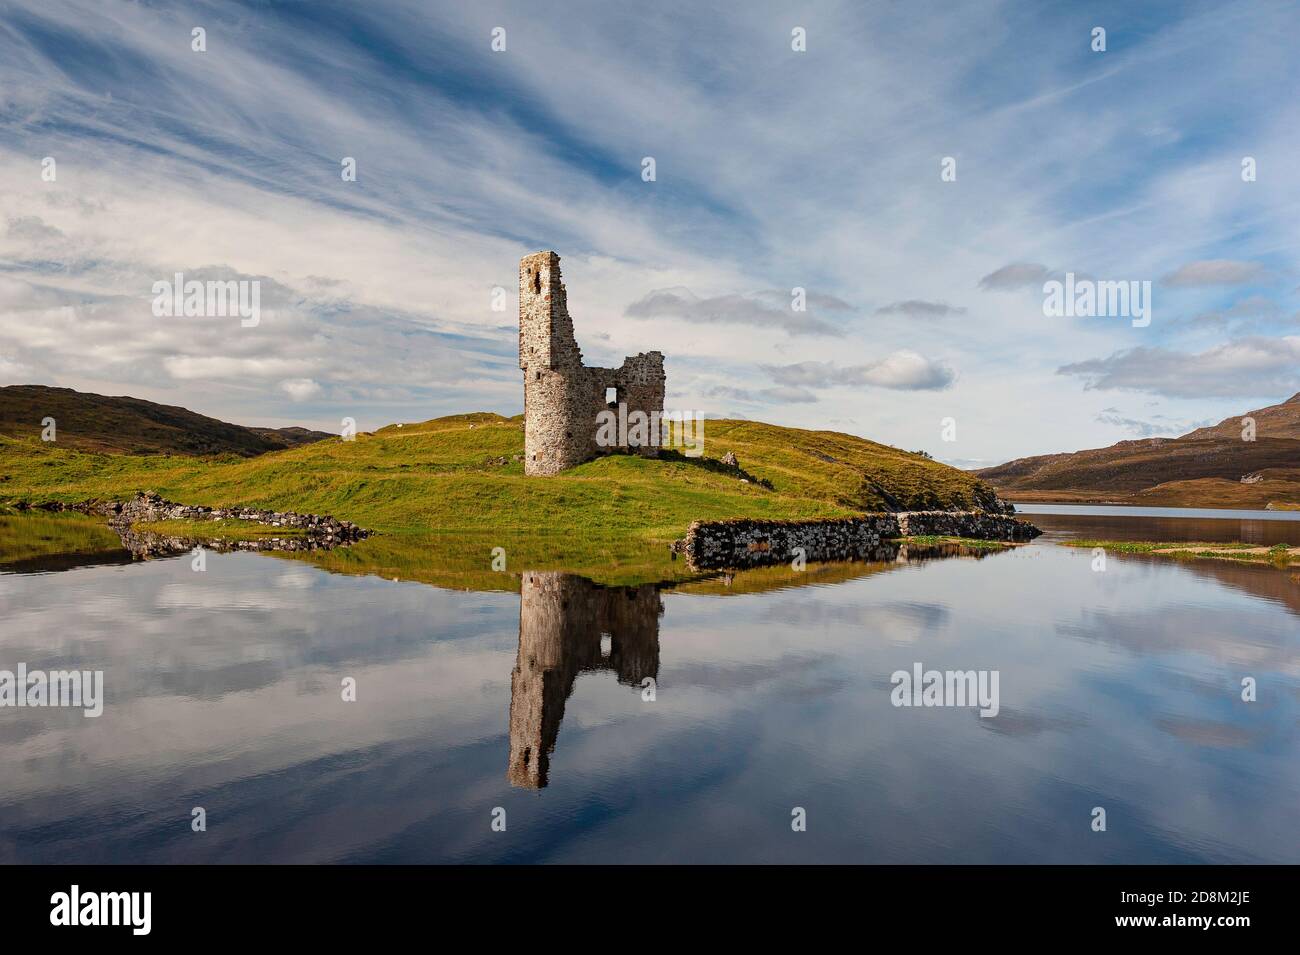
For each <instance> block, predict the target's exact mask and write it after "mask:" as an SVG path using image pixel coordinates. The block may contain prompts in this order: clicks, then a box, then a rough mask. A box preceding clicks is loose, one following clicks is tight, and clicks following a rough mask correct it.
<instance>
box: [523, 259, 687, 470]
mask: <svg viewBox="0 0 1300 955" xmlns="http://www.w3.org/2000/svg"><path fill="white" fill-rule="evenodd" d="M519 367H520V368H521V369H523V372H524V473H525V474H528V475H551V474H558V473H559V472H560V471H563V470H564V469H565V468H571V467H573V466H574V465H576V464H581V463H582V462H583V461H590V460H591V459H592V458H594V457H598V456H599V455H602V454H611V453H619V452H633V453H636V454H641V455H644V456H646V457H657V456H658V454H659V447H658V444H657V443H656V442H654V441H653V440H652V441H648V442H645V443H640V442H638V441H637V440H636V435H635V434H633V435H631V436H630V438H629V440H628V442H627V446H622V447H620V446H609V447H602V446H601V445H600V444H598V443H597V441H596V436H597V430H598V425H597V420H596V419H597V416H598V415H599V414H600V413H601V412H602V411H612V412H614V413H615V414H618V415H619V416H620V418H623V417H624V415H626V414H632V413H634V412H636V411H641V412H643V413H644V414H645V415H646V416H647V417H649V416H651V415H652V414H653V415H657V416H660V417H661V416H662V415H663V410H664V356H663V353H662V352H657V351H652V352H644V353H642V354H640V355H635V356H633V357H631V358H627V359H624V361H623V364H622V365H621V366H620V367H618V368H587V367H585V366H584V365H583V364H582V352H581V351H580V350H579V348H578V343H577V341H576V340H575V339H574V337H573V319H572V318H571V317H570V316H569V308H568V303H567V301H566V299H565V294H564V282H563V280H562V279H561V278H560V257H559V256H558V255H556V254H555V253H554V252H534V253H533V254H532V255H527V256H524V258H522V259H520V261H519ZM624 420H625V419H624ZM656 420H657V418H656Z"/></svg>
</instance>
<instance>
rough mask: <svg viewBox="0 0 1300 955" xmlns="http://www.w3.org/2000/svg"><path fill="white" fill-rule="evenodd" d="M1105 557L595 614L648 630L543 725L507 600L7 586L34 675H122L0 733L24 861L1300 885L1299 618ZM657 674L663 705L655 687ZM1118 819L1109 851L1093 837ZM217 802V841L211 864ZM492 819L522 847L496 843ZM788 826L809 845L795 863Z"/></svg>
mask: <svg viewBox="0 0 1300 955" xmlns="http://www.w3.org/2000/svg"><path fill="white" fill-rule="evenodd" d="M1075 557H1076V555H1075V554H1074V553H1073V552H1064V551H1061V550H1060V549H1057V548H1051V547H1043V548H1041V551H1040V556H1039V557H1037V558H1036V559H1033V560H1023V561H1019V560H1018V561H1014V562H1011V563H1009V562H1008V561H983V562H975V561H946V562H945V561H935V562H931V563H928V564H926V565H925V566H924V567H922V568H909V570H908V572H907V573H888V574H878V575H872V576H868V577H863V578H861V579H855V580H849V581H846V582H845V583H843V584H839V585H835V586H823V587H818V588H816V589H815V591H807V590H800V589H797V588H791V589H786V590H782V591H779V592H776V593H770V594H748V595H743V596H727V597H723V598H718V597H711V596H695V595H688V594H682V593H672V592H668V593H665V594H664V595H663V597H662V607H663V615H662V617H660V616H659V615H658V611H657V609H656V610H655V612H654V613H653V614H646V613H641V614H633V616H632V617H629V616H627V613H628V612H629V611H628V607H627V604H626V603H622V604H620V602H619V598H620V597H621V598H622V601H627V600H628V598H627V597H626V596H625V595H624V594H623V593H622V591H620V590H618V589H616V590H614V591H612V592H610V593H611V594H612V596H609V595H605V596H601V595H599V594H597V595H596V596H595V597H591V599H594V600H597V601H598V602H601V601H603V602H605V604H606V605H607V606H606V608H605V610H604V611H603V613H604V619H605V620H606V622H608V621H610V620H615V619H616V621H617V623H618V626H616V627H614V628H613V629H614V630H616V631H617V630H619V628H620V627H621V628H623V629H624V632H626V628H627V627H632V628H633V631H636V632H640V633H641V636H638V637H636V639H634V640H632V641H631V642H620V641H619V640H618V639H615V640H614V641H613V645H612V646H611V647H610V650H609V653H606V652H605V650H604V648H603V647H602V645H601V641H600V639H599V638H600V636H601V632H602V630H601V627H602V626H603V625H602V624H600V623H599V620H597V621H596V623H597V626H595V627H594V628H593V627H592V622H593V621H592V620H581V621H573V622H571V623H570V622H566V621H565V620H564V617H563V612H561V614H560V616H559V617H558V618H557V621H556V622H557V625H558V626H559V627H560V628H561V630H564V629H565V628H568V632H569V634H570V635H569V637H564V636H563V635H560V638H559V642H558V643H554V644H553V645H552V646H553V648H554V649H555V650H556V651H557V654H558V655H556V656H553V657H552V660H553V662H555V664H556V666H555V667H549V666H545V665H543V666H541V667H540V668H538V669H537V670H536V671H535V673H534V675H535V676H536V686H537V694H536V695H534V696H531V697H529V696H527V695H525V696H521V697H520V702H518V703H517V702H516V701H515V699H514V692H513V691H515V690H517V689H519V688H520V686H519V684H518V683H517V682H515V681H512V667H516V668H518V667H519V665H520V661H521V659H524V660H527V659H528V658H529V656H530V648H542V647H545V645H546V644H547V642H548V640H550V638H549V637H547V636H546V634H545V633H544V632H541V631H539V634H540V635H539V637H538V640H533V639H531V638H528V637H527V635H526V633H525V626H526V621H525V619H524V615H523V614H521V611H520V598H519V597H516V596H515V595H513V594H509V593H497V594H473V593H459V592H450V591H442V590H437V589H435V588H431V587H427V586H423V585H418V584H394V583H392V582H389V581H383V580H377V579H373V578H362V577H332V576H329V575H326V574H324V573H323V572H320V571H317V570H315V569H308V568H304V567H303V566H302V565H300V564H293V563H290V562H287V561H281V560H274V559H270V558H265V557H257V556H253V555H231V556H222V555H209V564H208V567H209V569H208V571H207V572H206V576H204V575H195V576H196V577H201V578H202V579H201V580H195V579H193V578H192V577H191V576H190V575H192V574H193V572H192V571H191V570H190V569H189V564H188V561H167V562H156V563H155V562H151V563H149V564H144V565H137V566H134V567H127V568H118V569H112V568H99V569H93V570H84V571H77V572H75V573H73V574H67V575H62V576H61V577H60V578H58V579H59V581H60V583H61V586H63V585H66V589H63V590H58V591H56V590H52V589H51V588H50V587H49V579H48V578H46V579H44V580H36V579H34V578H28V579H27V581H28V582H27V583H24V584H23V585H21V586H19V585H18V584H16V583H15V578H12V577H8V578H0V598H2V599H4V600H6V602H7V603H6V606H7V607H13V608H14V610H15V613H14V615H13V618H12V622H13V624H14V626H13V627H12V628H10V627H7V628H6V633H5V644H4V647H5V652H6V655H7V656H11V655H13V654H18V655H19V656H18V657H16V658H26V659H28V661H29V662H36V661H37V660H43V659H46V658H49V657H50V656H51V653H52V652H53V651H52V649H51V647H52V646H53V647H54V648H55V649H56V650H57V652H58V653H59V654H60V655H61V656H62V657H63V658H69V659H72V658H75V659H77V660H78V662H85V661H86V660H92V661H93V660H95V659H98V660H100V661H102V662H103V663H104V665H105V669H106V670H107V671H108V673H107V677H108V682H109V687H110V706H109V708H108V709H107V710H106V713H105V716H104V717H103V718H102V719H101V720H98V721H87V720H84V719H81V718H80V717H78V718H77V720H73V719H71V718H68V719H63V717H65V716H67V715H68V714H63V713H57V714H50V718H48V719H45V720H42V721H41V722H39V723H37V722H36V721H32V720H25V721H24V722H22V723H16V722H12V721H11V722H8V723H6V722H0V738H3V739H4V740H5V742H6V746H5V747H4V750H3V751H2V752H0V773H3V778H4V779H5V786H4V788H3V792H0V829H3V830H5V831H9V832H11V833H18V834H19V836H20V837H22V838H26V839H27V840H28V841H27V842H26V843H25V845H26V848H25V849H23V850H21V851H20V850H19V849H18V848H16V846H17V845H18V843H15V842H13V841H12V839H11V840H10V841H9V842H0V858H4V859H13V858H18V857H23V856H25V857H27V858H31V857H33V856H34V855H39V856H40V857H41V858H43V859H47V860H51V861H57V860H70V859H73V858H76V859H81V860H83V861H124V860H127V859H139V860H144V861H164V860H168V859H173V860H181V859H184V860H189V861H195V860H200V859H202V860H226V861H236V860H247V859H262V860H277V861H288V860H297V861H325V860H339V859H346V860H351V861H364V860H376V859H382V860H385V861H430V860H442V861H529V860H533V861H536V860H551V861H595V860H606V861H608V860H611V859H622V860H627V861H669V860H673V861H680V860H697V861H719V860H731V859H748V860H755V861H760V860H765V861H892V862H909V861H945V860H946V861H1060V862H1065V861H1103V860H1110V861H1159V860H1161V859H1166V860H1176V861H1195V860H1198V859H1218V860H1228V861H1263V860H1274V861H1295V859H1294V853H1293V847H1294V843H1295V840H1294V839H1292V840H1290V841H1287V840H1286V839H1284V838H1279V836H1280V835H1282V836H1284V835H1285V834H1288V833H1290V834H1294V833H1295V832H1296V828H1297V820H1296V809H1295V805H1296V800H1295V799H1294V798H1290V797H1293V796H1294V795H1295V794H1296V793H1297V791H1300V789H1298V779H1297V775H1298V770H1297V768H1296V763H1297V761H1296V760H1295V759H1294V758H1293V757H1294V752H1295V740H1294V735H1295V734H1294V716H1293V713H1294V708H1295V706H1296V698H1295V697H1294V696H1292V695H1290V694H1287V695H1285V696H1284V697H1281V698H1279V696H1278V695H1277V694H1275V693H1272V691H1273V690H1274V689H1276V687H1275V686H1270V687H1269V689H1270V699H1269V701H1268V705H1267V707H1266V706H1265V705H1264V704H1262V703H1261V704H1257V705H1256V706H1257V707H1258V708H1257V709H1252V710H1249V711H1245V710H1239V709H1237V705H1236V704H1233V703H1232V701H1231V696H1232V690H1233V681H1232V680H1231V679H1230V677H1231V676H1232V673H1233V670H1235V668H1236V667H1237V666H1238V663H1237V661H1239V660H1242V659H1247V660H1249V659H1254V660H1255V661H1256V668H1257V669H1258V670H1259V672H1261V673H1262V672H1267V671H1269V670H1270V669H1272V668H1279V667H1282V666H1284V665H1286V666H1290V667H1292V670H1294V662H1295V661H1294V654H1293V652H1291V651H1288V650H1287V649H1286V648H1287V647H1288V646H1289V644H1288V643H1287V641H1286V640H1285V639H1284V635H1285V633H1286V632H1287V630H1286V627H1287V626H1288V625H1289V624H1290V622H1291V621H1290V617H1289V616H1288V615H1287V614H1286V612H1285V611H1283V610H1282V609H1281V608H1280V607H1279V606H1278V605H1277V604H1275V603H1271V602H1267V601H1265V602H1256V601H1254V600H1253V599H1252V598H1251V597H1250V595H1249V593H1248V592H1246V591H1244V590H1241V589H1238V588H1236V587H1234V586H1232V585H1231V584H1230V583H1229V584H1224V583H1218V584H1216V583H1214V582H1213V581H1210V580H1206V579H1205V578H1203V577H1200V576H1198V575H1196V574H1194V573H1191V572H1190V571H1189V570H1188V568H1186V567H1184V566H1182V565H1176V564H1167V565H1156V564H1148V565H1145V566H1143V567H1142V568H1140V569H1137V570H1136V572H1135V573H1133V574H1130V575H1123V576H1121V575H1116V576H1115V577H1113V578H1112V579H1111V580H1110V581H1109V582H1107V583H1106V584H1105V585H1102V584H1101V583H1100V582H1098V581H1096V579H1095V577H1096V576H1097V575H1092V574H1091V572H1090V571H1089V570H1088V564H1087V562H1086V561H1084V562H1080V561H1078V560H1076V559H1075ZM1103 576H1104V575H1103ZM177 577H180V578H181V579H180V580H177V579H176V578H177ZM33 580H35V583H34V585H32V584H31V582H32V581H33ZM1124 581H1127V584H1126V583H1124ZM304 585H308V586H304ZM587 587H590V585H589V584H588V585H586V586H585V587H584V588H583V592H584V593H585V592H586V588H587ZM177 588H182V589H177ZM296 595H302V596H303V597H304V599H286V598H288V597H292V596H296ZM937 595H938V596H937ZM589 596H590V595H589ZM11 598H12V599H11ZM584 599H588V598H584ZM611 600H613V603H609V601H611ZM633 603H636V601H633ZM640 604H644V606H646V607H651V608H652V609H653V607H654V604H655V601H654V600H653V599H652V598H650V597H646V598H645V599H644V600H642V601H640ZM640 604H638V606H639V605H640ZM88 606H89V607H93V608H95V609H94V612H88V611H87V607H88ZM571 606H573V605H571ZM620 606H621V607H623V609H620ZM1180 608H1181V609H1180ZM562 609H563V608H562ZM1144 610H1145V611H1146V614H1145V615H1144V614H1143V611H1144ZM620 614H622V615H623V616H621V617H619V616H618V615H620ZM611 615H615V616H614V617H611ZM537 621H538V622H539V623H540V624H542V625H543V627H545V626H546V625H547V617H546V614H542V615H541V616H540V617H538V618H537ZM638 621H639V622H638ZM8 622H9V621H7V623H8ZM1229 623H1232V624H1233V626H1232V627H1231V628H1228V627H1227V625H1228V624H1229ZM651 625H653V627H652V629H653V633H652V632H651V629H643V631H637V628H651ZM607 629H608V628H607ZM1242 630H1245V631H1246V635H1244V636H1243V635H1242V634H1241V633H1240V632H1239V631H1242ZM1220 631H1222V632H1220ZM1225 635H1226V637H1225ZM641 637H644V638H645V639H641ZM936 637H941V639H935V638H936ZM652 638H653V639H652ZM1225 639H1226V640H1227V647H1228V649H1227V651H1226V653H1225V652H1224V651H1223V649H1222V647H1223V645H1224V640H1225ZM566 640H568V641H570V642H569V643H566V642H565V641H566ZM538 641H540V642H538ZM570 644H571V646H570ZM918 648H919V649H918ZM1252 648H1254V649H1255V650H1256V651H1257V653H1258V654H1259V655H1257V656H1255V657H1253V658H1252V657H1250V655H1249V654H1250V652H1251V650H1252ZM575 651H576V653H575ZM615 651H617V653H618V654H619V660H621V661H622V663H619V662H618V661H615V660H614V659H613V654H614V652H615ZM1116 651H1123V652H1116ZM42 654H43V656H41V655H42ZM628 654H632V656H628ZM566 655H567V657H568V658H569V659H568V662H567V663H566V662H565V657H566ZM655 657H657V658H658V659H659V660H660V665H659V668H658V698H657V700H656V701H655V702H653V703H646V702H643V701H642V699H641V696H640V692H639V689H638V688H637V687H636V686H635V685H633V683H634V680H633V679H632V678H633V677H635V676H637V675H639V674H640V673H641V672H642V669H643V668H644V667H645V666H649V665H650V663H651V661H652V659H654V658H655ZM537 659H539V660H540V659H542V657H541V656H538V657H537ZM914 659H921V660H923V661H925V663H926V665H934V666H939V667H944V666H949V665H951V666H991V667H997V668H999V669H1000V670H1001V671H1002V696H1003V707H1002V712H1001V713H1000V715H999V716H998V717H997V718H996V719H993V720H981V719H978V718H975V717H974V716H973V713H972V711H967V710H952V709H948V710H942V709H941V710H929V711H925V710H906V711H905V710H901V709H896V708H894V707H892V706H891V705H890V703H889V689H890V684H889V680H888V674H889V673H890V672H891V671H892V670H893V669H896V668H898V667H900V666H906V665H910V661H912V660H914ZM620 667H622V671H620V669H619V668H620ZM610 670H613V671H614V672H609V671H610ZM620 672H622V674H623V675H620ZM646 672H651V671H649V670H647V671H646ZM570 673H571V674H572V676H573V680H572V682H571V683H570V682H568V675H569V674H570ZM343 674H346V675H352V676H355V677H356V678H357V680H358V688H359V696H358V702H357V703H356V704H343V703H342V702H341V701H340V699H339V689H338V683H339V677H340V675H343ZM549 674H556V675H558V676H559V677H561V681H560V683H559V684H558V685H559V687H560V689H562V690H563V691H564V696H563V698H562V702H563V708H562V709H561V710H559V711H555V710H552V709H547V708H546V707H541V708H538V709H537V710H535V711H532V710H530V709H529V705H530V704H529V703H528V701H529V700H537V701H541V702H545V701H546V699H547V693H550V694H551V695H550V697H549V699H550V700H551V701H552V702H554V700H555V698H556V691H555V690H553V689H548V682H547V681H548V680H549V679H551V677H550V676H549ZM624 676H626V677H627V680H625V681H624V683H623V684H620V683H619V680H620V679H623V677H624ZM512 683H515V685H512ZM1287 685H1288V686H1289V687H1290V688H1291V689H1292V690H1294V689H1295V687H1294V683H1290V684H1287ZM1216 687H1217V688H1221V689H1222V690H1223V696H1222V698H1219V697H1216V696H1215V694H1214V692H1213V690H1214V689H1215V688H1216ZM516 711H518V714H519V717H520V719H519V724H520V728H521V730H522V729H527V730H528V731H529V732H531V731H532V728H533V726H534V724H533V723H531V722H530V720H531V716H530V715H529V714H530V713H531V712H535V713H536V715H537V718H538V721H537V723H536V728H538V729H543V730H544V734H543V735H541V736H538V737H537V738H538V740H539V741H540V743H541V745H543V746H545V745H548V744H549V743H554V748H553V751H552V753H551V755H550V758H549V763H550V765H549V767H548V769H549V786H548V788H547V789H546V791H545V793H544V795H543V796H542V797H541V798H540V799H539V798H538V797H537V794H536V793H533V792H528V791H526V790H523V789H519V788H514V787H511V786H510V784H509V780H508V779H507V775H508V772H509V771H510V767H511V765H512V762H511V759H510V756H511V752H512V748H513V749H514V750H515V754H516V755H520V756H522V751H523V749H525V748H527V746H526V744H525V745H524V746H522V747H520V746H517V745H515V742H516V741H515V739H514V735H515V726H514V721H515V720H514V717H515V715H516ZM561 716H562V725H561ZM92 722H93V723H100V724H103V725H102V726H98V727H87V726H86V725H85V724H87V723H92ZM17 726H21V727H22V730H20V731H18V732H16V733H8V732H2V731H6V730H8V729H9V728H11V727H17ZM33 727H39V729H37V730H35V731H33ZM520 739H521V740H523V739H524V736H523V735H522V733H521V735H520ZM524 765H525V766H526V765H527V760H525V761H524ZM524 776H525V777H526V776H527V773H526V772H525V774H524ZM1243 778H1251V779H1255V780H1266V781H1267V785H1252V786H1249V787H1243V786H1242V785H1241V780H1242V779H1243ZM1097 804H1105V805H1107V806H1108V807H1109V808H1110V811H1111V818H1112V832H1111V833H1109V834H1108V838H1107V839H1105V840H1099V839H1096V838H1092V834H1091V833H1090V832H1089V830H1088V828H1087V811H1088V809H1089V808H1090V807H1091V806H1092V805H1097ZM187 805H206V806H208V808H209V813H210V819H211V820H214V821H219V823H220V824H219V825H217V824H214V825H211V826H210V830H209V833H207V839H206V841H205V842H204V843H202V844H201V845H200V844H197V843H195V842H193V841H191V840H188V839H187V838H186V833H187V830H186V829H185V827H184V825H183V823H184V821H185V818H186V816H185V812H184V811H181V809H184V808H185V806H187ZM496 805H500V806H505V807H506V808H507V810H508V812H509V818H510V835H509V837H507V838H503V837H501V835H500V834H493V833H491V832H490V831H489V829H488V827H487V819H488V815H487V812H488V810H489V809H490V808H491V807H492V806H496ZM792 805H805V806H807V807H808V809H809V812H810V818H811V820H812V823H813V824H812V825H811V826H810V830H809V832H808V833H804V834H802V836H806V838H801V839H799V840H791V839H790V838H789V809H790V806H792ZM127 806H130V807H146V808H147V811H145V812H138V811H133V812H132V813H130V814H127V815H126V816H123V814H122V812H121V810H122V809H123V807H127ZM176 806H181V809H177V811H176V817H177V819H179V820H180V823H179V824H178V826H177V833H176V834H174V835H167V833H168V832H170V830H169V829H168V826H169V825H170V822H168V821H167V820H166V818H162V817H166V814H167V813H168V812H170V811H171V809H170V808H169V807H172V808H175V807H176ZM105 815H114V816H116V817H121V818H122V819H123V821H122V822H121V824H120V825H115V826H114V827H110V828H109V829H107V830H106V829H105V827H104V826H103V825H102V824H101V823H100V822H99V820H101V819H102V818H104V817H105ZM160 819H161V821H160ZM37 832H39V833H40V835H39V837H38V836H37V835H35V833H37ZM1111 837H1113V838H1111Z"/></svg>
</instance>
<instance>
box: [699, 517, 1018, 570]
mask: <svg viewBox="0 0 1300 955" xmlns="http://www.w3.org/2000/svg"><path fill="white" fill-rule="evenodd" d="M1040 533H1042V532H1041V531H1039V530H1038V528H1036V527H1034V526H1033V525H1032V524H1029V523H1026V522H1024V521H1019V520H1016V519H1015V518H1013V517H1009V516H1007V515H1005V514H992V513H989V512H987V511H903V512H901V513H897V514H867V515H864V516H862V517H850V518H841V519H832V520H816V521H754V520H732V521H695V522H694V523H692V524H691V526H690V529H689V530H688V531H687V533H686V537H685V538H684V539H683V540H681V541H678V542H677V543H676V544H675V545H674V550H675V551H676V552H678V553H684V554H685V555H686V560H687V563H688V564H690V566H691V567H693V568H698V569H701V570H705V569H714V568H724V567H728V568H730V567H736V568H740V567H758V566H762V565H765V564H783V563H789V562H790V561H792V560H794V559H796V557H798V556H800V555H799V554H798V553H797V551H798V550H802V556H803V558H804V559H805V560H808V561H830V560H868V559H873V557H874V555H875V554H877V553H878V552H879V551H880V549H881V547H882V542H883V541H887V540H888V539H890V538H898V537H965V538H974V539H978V540H998V541H1027V540H1032V539H1033V538H1035V537H1037V536H1038V535H1039V534H1040Z"/></svg>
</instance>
